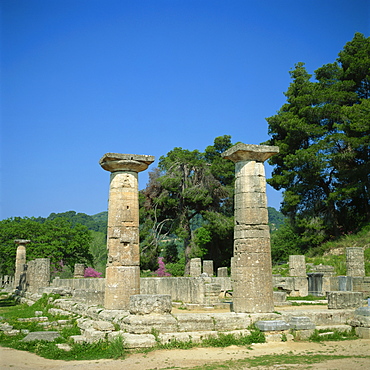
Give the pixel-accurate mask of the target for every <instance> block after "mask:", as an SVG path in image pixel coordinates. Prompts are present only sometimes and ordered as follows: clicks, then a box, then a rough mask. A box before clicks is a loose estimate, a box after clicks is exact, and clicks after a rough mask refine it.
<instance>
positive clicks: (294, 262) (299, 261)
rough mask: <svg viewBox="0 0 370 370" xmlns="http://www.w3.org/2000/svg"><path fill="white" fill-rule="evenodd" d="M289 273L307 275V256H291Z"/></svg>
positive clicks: (291, 274)
mask: <svg viewBox="0 0 370 370" xmlns="http://www.w3.org/2000/svg"><path fill="white" fill-rule="evenodd" d="M289 275H290V276H301V277H307V273H306V257H305V256H304V255H290V256H289Z"/></svg>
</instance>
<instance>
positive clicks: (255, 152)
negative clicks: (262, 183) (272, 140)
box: [221, 143, 279, 163]
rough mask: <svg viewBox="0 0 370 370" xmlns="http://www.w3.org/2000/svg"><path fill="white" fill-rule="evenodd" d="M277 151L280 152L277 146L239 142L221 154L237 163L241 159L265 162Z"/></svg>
mask: <svg viewBox="0 0 370 370" xmlns="http://www.w3.org/2000/svg"><path fill="white" fill-rule="evenodd" d="M277 153H279V147H277V146H269V145H253V144H243V143H238V144H236V145H234V146H232V147H231V148H229V149H228V150H226V151H224V152H223V153H222V154H221V156H222V157H223V158H226V159H230V160H231V161H233V162H235V163H236V162H241V161H257V162H264V161H266V160H267V159H269V158H270V157H272V156H273V155H275V154H277Z"/></svg>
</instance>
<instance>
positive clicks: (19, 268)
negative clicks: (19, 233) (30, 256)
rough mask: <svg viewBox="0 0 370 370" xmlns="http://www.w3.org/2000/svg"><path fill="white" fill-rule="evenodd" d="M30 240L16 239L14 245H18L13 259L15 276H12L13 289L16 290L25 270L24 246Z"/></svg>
mask: <svg viewBox="0 0 370 370" xmlns="http://www.w3.org/2000/svg"><path fill="white" fill-rule="evenodd" d="M30 242H31V240H26V239H16V240H14V243H16V244H18V247H17V252H16V257H15V274H14V288H17V287H18V286H19V283H20V278H21V276H22V274H23V273H24V270H25V264H26V245H27V244H28V243H30Z"/></svg>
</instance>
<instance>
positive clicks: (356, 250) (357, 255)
mask: <svg viewBox="0 0 370 370" xmlns="http://www.w3.org/2000/svg"><path fill="white" fill-rule="evenodd" d="M346 265H347V276H353V277H364V276H365V256H364V248H362V247H348V248H346Z"/></svg>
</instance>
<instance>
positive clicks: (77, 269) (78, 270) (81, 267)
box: [73, 263, 85, 279]
mask: <svg viewBox="0 0 370 370" xmlns="http://www.w3.org/2000/svg"><path fill="white" fill-rule="evenodd" d="M84 275H85V264H84V263H75V266H74V271H73V277H74V278H76V279H80V278H83V277H84Z"/></svg>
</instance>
